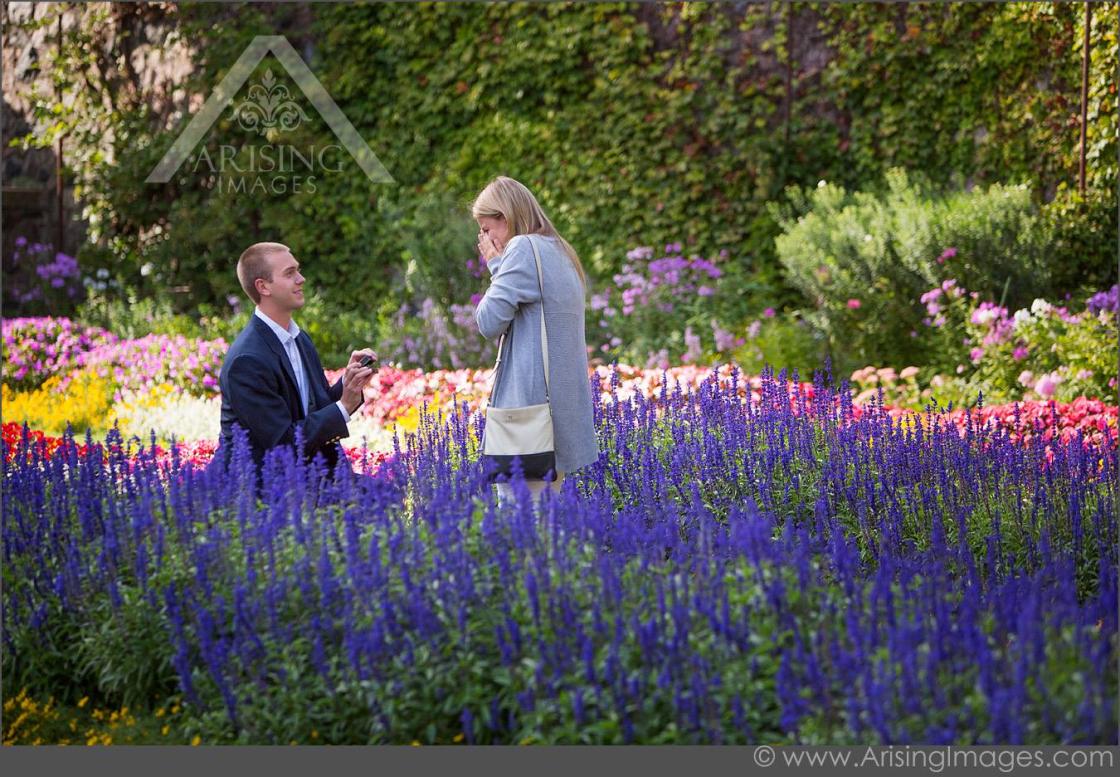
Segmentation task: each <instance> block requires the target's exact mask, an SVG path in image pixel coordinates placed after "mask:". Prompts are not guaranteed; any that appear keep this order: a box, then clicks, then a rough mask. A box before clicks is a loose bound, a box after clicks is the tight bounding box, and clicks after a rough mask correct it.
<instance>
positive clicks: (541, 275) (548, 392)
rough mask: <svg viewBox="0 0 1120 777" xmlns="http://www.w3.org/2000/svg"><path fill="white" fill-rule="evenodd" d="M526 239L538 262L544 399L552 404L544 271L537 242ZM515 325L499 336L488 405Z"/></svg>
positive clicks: (511, 324) (528, 237) (511, 325)
mask: <svg viewBox="0 0 1120 777" xmlns="http://www.w3.org/2000/svg"><path fill="white" fill-rule="evenodd" d="M525 239H526V240H528V241H529V245H530V246H531V247H532V249H533V258H534V259H535V260H536V262H537V288H539V289H540V292H541V355H542V356H543V357H544V401H545V402H548V403H550V404H551V401H552V400H551V396H552V394H551V387H550V385H549V368H548V328H547V327H546V326H545V324H544V273H542V272H541V255H540V252H539V251H538V250H537V244H536V243H534V242H533V239H532V238H531V237H530V236H529V235H526V236H525ZM512 327H513V322H512V321H511V322H510V327H509V328H507V329H506V331H505V332H502V336H501V337H499V338H498V358H497V360H496V361H495V362H494V372H493V373H492V374H491V375H490V394H489V396H488V397H487V398H486V405H487V407H489V405H490V401H491V400H492V399H493V398H494V389H495V388H496V387H497V385H498V367H500V366H501V364H502V346H503V345H504V344H505V341H506V335H507V334H509V329H510V328H512Z"/></svg>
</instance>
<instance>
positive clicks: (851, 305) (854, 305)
mask: <svg viewBox="0 0 1120 777" xmlns="http://www.w3.org/2000/svg"><path fill="white" fill-rule="evenodd" d="M862 304H863V303H861V302H860V301H859V300H858V299H854V298H853V299H850V300H848V309H849V310H858V309H859V306H860V305H862Z"/></svg>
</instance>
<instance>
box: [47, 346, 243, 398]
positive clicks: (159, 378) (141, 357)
mask: <svg viewBox="0 0 1120 777" xmlns="http://www.w3.org/2000/svg"><path fill="white" fill-rule="evenodd" d="M228 348H229V346H228V344H227V343H226V341H225V340H223V339H221V338H218V339H217V340H198V339H195V338H188V337H184V336H183V335H148V336H147V337H141V338H139V339H136V340H120V341H117V342H111V343H105V344H104V345H99V346H97V347H96V348H94V349H92V350H89V351H86V352H84V353H82V354H80V355H79V356H78V358H77V366H78V367H83V368H86V369H89V370H91V371H93V372H95V373H97V374H98V375H100V376H101V377H103V378H108V379H110V380H112V381H113V383H115V384H116V385H117V386H118V387H119V388H120V389H121V390H124V389H132V390H143V389H145V388H150V387H154V386H158V385H160V384H162V383H172V384H174V385H175V386H177V387H179V388H181V389H183V390H184V391H187V392H189V393H191V394H194V395H196V396H209V395H213V394H216V393H218V374H219V372H220V371H221V369H222V359H223V358H224V357H225V354H226V351H227V350H228ZM68 382H69V381H68V379H64V380H63V386H62V387H63V388H65V387H66V384H67V383H68ZM118 393H119V392H118Z"/></svg>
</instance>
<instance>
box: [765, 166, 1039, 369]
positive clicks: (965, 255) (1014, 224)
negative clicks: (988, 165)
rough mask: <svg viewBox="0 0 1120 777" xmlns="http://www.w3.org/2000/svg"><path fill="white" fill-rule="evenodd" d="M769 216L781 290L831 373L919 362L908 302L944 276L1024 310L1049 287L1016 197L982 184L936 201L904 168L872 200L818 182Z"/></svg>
mask: <svg viewBox="0 0 1120 777" xmlns="http://www.w3.org/2000/svg"><path fill="white" fill-rule="evenodd" d="M790 200H791V202H792V205H791V206H790V207H787V208H779V207H774V208H773V212H774V214H775V218H776V219H777V220H778V222H779V223H780V224H781V226H782V227H783V229H784V230H785V232H784V233H783V234H782V235H780V236H779V237H778V238H777V239H776V240H775V246H776V249H777V253H778V258H779V261H781V263H782V265H783V267H784V268H785V270H786V276H787V278H788V280H789V282H790V283H791V284H792V285H793V286H794V287H796V288H798V289H800V290H801V292H802V293H803V294H804V295H805V297H806V298H808V299H809V300H810V301H811V302H812V303H813V305H814V306H815V309H814V310H813V311H811V312H810V313H809V314H807V319H808V320H809V321H811V322H812V324H813V325H814V327H815V328H817V329H818V330H819V331H820V332H821V333H822V334H823V335H824V336H825V337H826V338H827V341H828V346H829V350H830V351H831V353H832V356H833V359H834V362H835V363H836V364H837V365H840V368H841V370H842V371H843V370H845V369H851V368H852V367H856V366H861V365H865V364H874V363H888V364H906V363H911V362H914V361H916V360H917V359H918V358H919V356H920V344H919V342H918V341H917V340H916V339H915V338H912V337H910V336H909V333H910V332H911V331H916V330H917V327H918V324H919V322H920V319H921V317H922V310H921V307H920V306H918V305H917V304H916V302H917V300H918V297H919V296H920V295H921V294H922V293H923V292H924V291H926V290H927V289H929V288H930V287H931V286H936V285H937V284H938V282H939V281H940V279H941V277H943V276H944V275H945V274H946V273H951V274H952V275H954V277H956V278H957V279H958V280H959V281H960V282H961V283H963V284H964V285H966V286H968V287H969V288H970V289H973V290H976V291H978V292H980V293H982V294H984V295H986V296H989V297H995V298H997V299H998V298H1000V297H1001V296H1004V295H1006V298H1007V300H1008V301H1010V302H1014V303H1019V302H1023V301H1029V300H1030V299H1033V298H1034V296H1036V295H1039V294H1042V293H1045V291H1046V289H1047V288H1048V276H1047V265H1046V263H1045V256H1046V250H1047V246H1046V244H1045V236H1044V233H1043V230H1041V229H1040V228H1039V227H1038V221H1039V220H1038V218H1037V216H1036V213H1035V210H1036V209H1035V207H1034V206H1033V205H1032V202H1031V199H1030V192H1029V191H1028V190H1027V189H1026V188H1025V187H1019V186H1016V187H1008V186H1001V185H998V184H996V185H993V186H991V187H988V188H987V189H983V190H982V189H979V188H977V189H975V190H973V191H972V192H967V193H966V192H954V193H952V194H949V195H947V196H939V195H937V193H936V192H935V191H934V190H933V189H932V188H931V187H929V186H928V185H925V184H921V183H916V182H912V180H911V178H910V177H909V176H907V174H906V173H905V171H903V170H892V171H890V172H889V173H888V174H887V178H886V184H885V187H884V188H883V189H882V190H881V191H866V192H849V191H847V190H846V189H845V188H844V187H842V186H839V185H837V184H831V183H826V182H824V181H822V182H820V183H819V184H818V185H817V187H816V188H814V189H810V190H803V189H796V190H793V191H791V192H790Z"/></svg>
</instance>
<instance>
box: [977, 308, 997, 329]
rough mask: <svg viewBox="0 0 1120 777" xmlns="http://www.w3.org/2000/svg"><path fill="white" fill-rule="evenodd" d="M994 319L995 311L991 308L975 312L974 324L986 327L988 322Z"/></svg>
mask: <svg viewBox="0 0 1120 777" xmlns="http://www.w3.org/2000/svg"><path fill="white" fill-rule="evenodd" d="M995 317H996V314H995V311H993V310H992V309H991V308H985V309H984V310H978V311H976V323H977V324H980V325H981V326H987V324H988V322H989V321H991V320H992V319H993V318H995Z"/></svg>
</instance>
